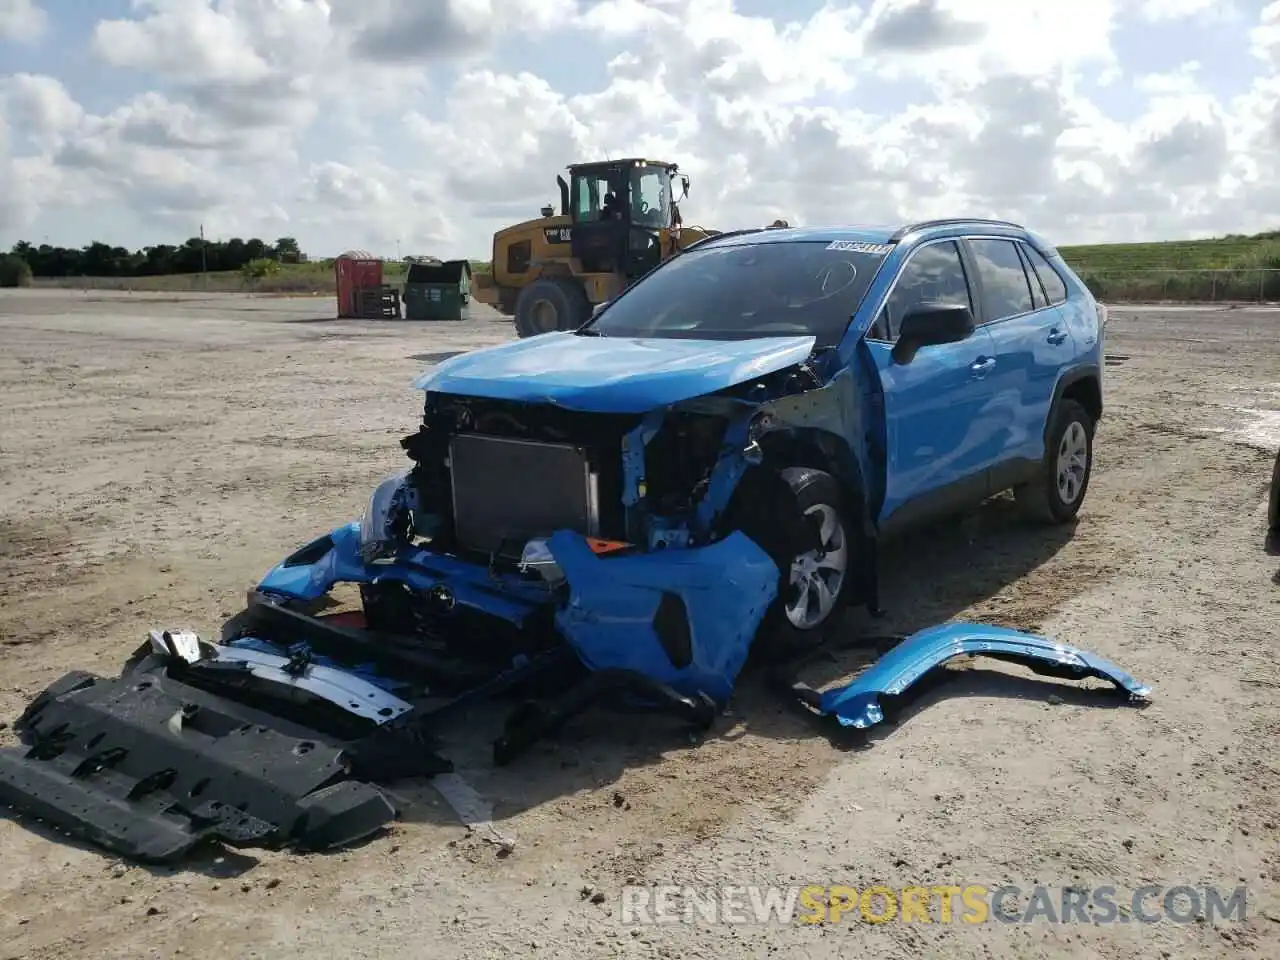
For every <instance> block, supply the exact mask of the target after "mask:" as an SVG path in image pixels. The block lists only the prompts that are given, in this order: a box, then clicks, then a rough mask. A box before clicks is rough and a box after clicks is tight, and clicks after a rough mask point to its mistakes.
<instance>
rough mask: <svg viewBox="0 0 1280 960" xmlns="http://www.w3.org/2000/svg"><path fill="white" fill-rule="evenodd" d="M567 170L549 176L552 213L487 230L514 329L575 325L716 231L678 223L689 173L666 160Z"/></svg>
mask: <svg viewBox="0 0 1280 960" xmlns="http://www.w3.org/2000/svg"><path fill="white" fill-rule="evenodd" d="M568 172H569V180H568V182H566V181H565V179H564V177H563V176H557V177H556V182H557V183H558V184H559V186H560V212H559V213H558V214H557V213H556V212H555V210H554V208H552V207H550V206H548V207H543V208H542V218H541V219H539V220H526V221H525V222H524V223H518V224H516V225H514V226H511V227H507V228H505V229H503V230H500V231H498V232H497V233H496V234H494V237H493V283H494V287H495V288H496V289H495V292H494V294H493V296H494V297H495V299H496V303H495V306H496V307H497V308H498V309H499V310H500V311H502V312H503V313H504V314H506V315H507V316H514V317H515V325H516V330H517V332H518V333H519V335H520V336H521V337H531V336H535V335H537V334H540V333H548V332H550V331H552V330H574V329H577V328H578V327H580V326H582V324H584V323H586V322H587V320H589V319H590V318H591V312H592V310H593V309H594V308H595V307H596V306H597V305H598V304H601V303H604V302H605V301H607V300H611V299H612V298H613V297H615V296H617V295H618V293H619V292H620V291H621V290H622V289H623V287H625V286H627V285H628V284H629V283H632V282H634V281H635V280H637V279H639V278H640V277H641V276H643V275H644V274H646V273H648V272H649V271H650V270H652V269H653V268H654V267H656V266H657V265H658V264H660V263H661V262H662V261H663V260H666V259H668V258H669V257H672V256H674V255H675V254H677V253H679V252H680V251H681V250H683V249H684V248H685V247H688V246H690V245H691V244H693V243H696V242H697V241H699V240H702V239H704V238H706V237H708V236H713V235H715V234H717V233H719V232H720V231H718V230H707V229H704V228H702V227H685V226H683V225H682V223H681V218H680V209H679V207H678V206H677V202H678V200H683V199H684V198H685V197H687V196H688V195H689V178H688V177H687V176H685V175H683V174H681V173H680V172H679V168H678V167H677V166H676V164H674V163H666V162H664V161H661V160H640V159H627V160H609V161H604V162H597V163H579V164H574V165H573V166H571V167H569V168H568ZM677 182H679V184H680V186H681V193H680V196H679V197H678V198H677V197H676V196H675V184H676V183H677ZM486 299H488V298H486Z"/></svg>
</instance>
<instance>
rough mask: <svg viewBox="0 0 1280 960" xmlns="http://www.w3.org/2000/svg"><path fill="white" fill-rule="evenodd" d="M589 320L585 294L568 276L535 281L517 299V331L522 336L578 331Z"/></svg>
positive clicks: (589, 315) (589, 313)
mask: <svg viewBox="0 0 1280 960" xmlns="http://www.w3.org/2000/svg"><path fill="white" fill-rule="evenodd" d="M590 319H591V304H590V302H589V301H588V300H587V294H586V292H585V291H584V290H583V289H582V285H581V284H580V283H578V282H577V281H576V280H571V279H569V278H568V277H547V278H544V279H541V280H535V281H534V282H533V283H531V284H529V286H527V287H525V288H524V289H523V290H521V291H520V296H518V297H517V298H516V332H517V333H518V334H519V335H520V336H521V337H536V336H538V335H539V334H543V333H551V332H553V331H556V330H577V329H578V328H579V327H580V326H582V325H583V324H584V323H586V322H587V321H588V320H590Z"/></svg>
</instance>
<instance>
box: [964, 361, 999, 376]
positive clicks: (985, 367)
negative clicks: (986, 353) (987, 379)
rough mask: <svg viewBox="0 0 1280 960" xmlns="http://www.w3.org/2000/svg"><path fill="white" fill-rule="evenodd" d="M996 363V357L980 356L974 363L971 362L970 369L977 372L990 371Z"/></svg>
mask: <svg viewBox="0 0 1280 960" xmlns="http://www.w3.org/2000/svg"><path fill="white" fill-rule="evenodd" d="M995 365H996V358H995V357H979V358H978V359H977V360H975V361H973V363H971V364H969V369H970V370H972V371H973V372H974V373H976V374H979V375H981V374H984V373H989V372H990V371H991V368H992V367H994V366H995Z"/></svg>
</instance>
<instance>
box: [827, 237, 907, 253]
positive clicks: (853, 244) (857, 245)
mask: <svg viewBox="0 0 1280 960" xmlns="http://www.w3.org/2000/svg"><path fill="white" fill-rule="evenodd" d="M827 249H828V250H840V251H843V252H844V253H876V254H882V255H883V254H886V253H888V252H889V251H890V250H892V249H893V245H892V244H889V243H864V242H863V241H861V240H832V241H831V243H829V244H828V245H827Z"/></svg>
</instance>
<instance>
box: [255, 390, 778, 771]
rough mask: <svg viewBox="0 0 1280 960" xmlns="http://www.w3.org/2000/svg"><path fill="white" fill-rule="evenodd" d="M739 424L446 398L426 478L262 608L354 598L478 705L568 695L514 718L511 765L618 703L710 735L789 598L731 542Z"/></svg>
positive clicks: (741, 541) (367, 518) (381, 495)
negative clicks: (569, 720) (488, 688)
mask: <svg viewBox="0 0 1280 960" xmlns="http://www.w3.org/2000/svg"><path fill="white" fill-rule="evenodd" d="M735 412H736V408H733V407H732V406H731V405H730V406H729V407H727V408H726V410H725V411H724V413H722V414H720V415H712V414H707V413H697V412H685V411H681V410H678V409H664V410H662V411H660V412H658V413H648V414H636V415H627V414H611V413H595V412H583V411H571V410H564V409H560V408H557V407H556V406H554V405H551V404H532V403H521V402H512V401H503V400H496V399H489V398H478V397H466V396H459V395H449V394H439V393H432V392H429V393H428V394H427V400H426V408H425V415H424V419H423V423H422V425H421V426H420V428H419V430H418V431H417V432H416V433H414V434H413V435H411V436H409V437H406V438H405V439H404V440H403V441H402V445H403V447H404V449H405V451H406V453H407V454H408V456H409V458H410V460H411V461H412V464H413V465H412V467H410V468H409V469H408V470H405V471H403V472H400V473H397V474H395V475H394V476H392V477H389V478H388V479H387V480H385V481H384V482H383V483H382V484H380V485H379V486H378V487H377V489H376V490H375V491H374V493H373V495H372V496H371V497H370V500H369V502H368V506H367V507H366V509H365V511H364V514H363V516H362V517H361V518H360V520H359V522H355V523H350V524H347V525H345V526H342V527H339V528H337V529H336V530H334V531H332V532H330V533H329V534H326V535H325V536H323V537H320V538H319V539H317V540H315V541H313V542H312V543H310V544H307V545H306V546H304V547H303V548H301V549H300V550H298V551H297V552H296V553H294V554H293V555H292V556H290V557H288V558H287V559H286V560H284V561H283V562H282V563H281V564H279V565H278V566H276V567H275V568H274V569H272V570H271V571H270V572H269V573H268V574H267V575H266V576H265V577H264V578H263V579H262V581H261V582H260V583H259V584H258V586H257V589H256V592H255V596H254V602H255V603H259V604H262V603H267V604H270V605H272V606H278V607H285V608H292V609H294V610H296V611H299V612H300V613H301V614H302V615H305V611H306V610H307V609H310V607H311V606H312V605H313V604H314V602H315V601H318V600H321V599H322V598H324V596H325V595H326V594H328V593H329V591H330V590H332V588H333V587H334V586H335V585H337V584H338V583H343V582H346V583H354V584H357V585H358V586H359V590H360V595H361V600H362V607H363V614H364V628H365V629H366V630H367V631H368V632H369V633H370V634H371V635H378V636H384V637H395V638H400V642H404V643H410V644H412V645H413V646H414V647H416V649H417V650H418V652H419V654H420V656H421V657H423V658H429V660H430V661H431V663H432V666H433V669H434V683H435V685H436V689H437V690H439V691H441V692H443V693H447V694H450V695H456V696H466V695H468V694H469V691H471V690H473V689H475V688H476V687H482V686H484V685H486V684H487V683H489V682H490V681H492V679H493V678H495V677H500V676H512V675H514V676H515V677H516V680H515V682H512V683H509V684H506V686H508V687H514V688H516V690H517V691H519V690H522V689H525V688H528V689H529V690H532V691H534V692H544V691H545V689H546V688H547V687H548V686H550V687H552V688H556V689H557V690H558V692H557V695H556V696H554V697H552V698H551V701H550V704H549V705H548V706H544V707H541V708H539V710H540V711H541V712H540V713H538V715H537V717H538V719H537V720H536V722H535V720H534V719H532V718H533V717H534V714H533V713H532V712H531V709H530V708H528V707H526V708H524V709H522V710H521V711H517V715H514V716H513V722H512V724H511V725H509V728H508V732H507V736H506V737H505V738H504V740H503V741H502V742H501V743H499V744H498V745H497V746H496V749H495V756H496V758H497V759H498V760H499V761H504V760H506V759H509V758H510V757H511V756H513V755H514V754H515V753H516V752H518V749H519V748H520V747H521V746H522V745H524V744H526V743H527V742H528V741H529V740H531V739H533V738H534V737H536V736H537V735H538V734H539V733H540V732H543V731H544V730H545V729H549V728H550V727H552V726H554V725H555V724H556V723H558V722H559V721H560V720H561V719H563V718H564V717H565V716H567V715H571V714H572V713H573V712H576V711H577V710H580V709H582V708H583V707H585V706H586V705H587V704H588V703H589V702H591V701H593V700H595V699H599V698H601V697H605V696H608V697H609V698H610V699H611V700H617V699H619V695H620V694H621V698H622V699H628V700H632V701H637V702H639V703H641V704H644V705H650V706H655V707H659V708H663V707H665V708H667V709H669V710H672V711H674V712H676V713H677V714H678V715H680V716H683V717H685V718H687V719H689V720H690V721H691V722H693V723H696V724H698V725H700V726H705V725H707V724H709V723H710V722H711V720H712V719H713V717H714V715H715V712H716V710H717V708H719V707H721V706H723V705H724V704H725V703H726V702H727V700H728V699H729V696H730V694H731V692H732V689H733V683H734V680H735V678H736V676H737V675H738V672H739V671H740V670H741V668H742V666H743V664H744V662H745V661H746V658H747V654H748V651H749V648H750V645H751V641H752V639H753V637H754V636H755V634H756V631H757V629H758V628H759V626H760V623H761V620H762V618H763V616H764V614H765V611H766V609H767V608H768V607H769V605H770V603H771V602H772V601H773V599H774V596H775V595H776V591H777V584H778V568H777V566H776V565H775V563H774V561H773V560H772V559H771V558H770V556H769V554H768V553H767V552H766V551H765V550H764V549H763V548H762V547H761V546H760V545H758V544H757V543H756V542H754V541H753V540H752V539H751V538H749V537H747V536H746V535H744V534H743V533H741V532H740V531H728V532H725V531H722V530H718V529H716V524H715V522H714V521H715V519H716V511H714V510H710V509H708V508H707V506H705V505H706V504H708V502H709V501H710V500H712V499H714V498H715V497H716V496H724V495H725V494H726V493H728V492H731V491H732V486H731V484H733V483H734V482H736V480H737V479H738V476H740V473H741V468H742V467H743V466H745V464H746V460H745V459H744V457H745V456H747V453H746V450H747V448H748V447H749V444H750V438H749V437H748V431H747V429H746V427H747V425H748V423H749V421H750V417H749V416H747V415H744V414H742V413H737V416H736V418H735V416H733V415H731V414H733V413H735ZM731 451H736V452H737V454H738V456H736V457H735V456H729V455H727V453H729V452H731ZM566 652H567V653H569V654H571V655H570V656H568V657H564V658H563V659H562V661H561V662H560V663H559V665H558V667H557V670H556V671H555V672H556V673H557V675H558V676H559V680H558V681H554V682H552V683H550V684H545V683H544V684H543V685H542V687H541V689H540V688H538V686H537V684H533V683H529V684H526V683H524V682H523V678H522V677H521V673H522V671H523V670H525V669H526V668H527V666H528V665H529V664H532V663H534V662H541V660H545V659H546V658H554V657H555V656H556V655H557V654H558V653H559V654H564V653H566ZM540 658H541V659H540ZM542 675H543V676H545V674H542ZM566 691H567V692H566Z"/></svg>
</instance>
